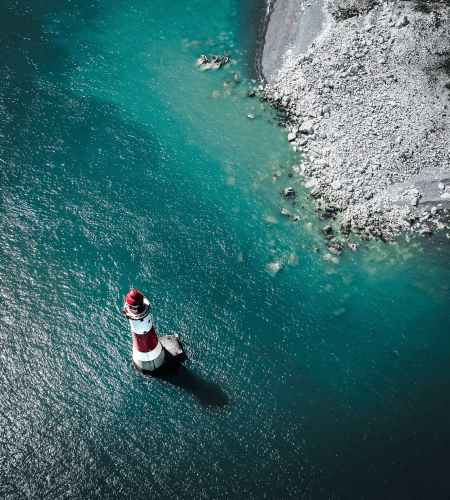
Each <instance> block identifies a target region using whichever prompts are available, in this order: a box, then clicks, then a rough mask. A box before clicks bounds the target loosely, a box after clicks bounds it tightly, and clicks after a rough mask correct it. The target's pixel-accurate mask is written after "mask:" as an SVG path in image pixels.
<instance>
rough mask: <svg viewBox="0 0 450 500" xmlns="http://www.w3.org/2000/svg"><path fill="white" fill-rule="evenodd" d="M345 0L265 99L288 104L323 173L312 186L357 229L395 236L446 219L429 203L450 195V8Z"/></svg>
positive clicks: (329, 9) (309, 163)
mask: <svg viewBox="0 0 450 500" xmlns="http://www.w3.org/2000/svg"><path fill="white" fill-rule="evenodd" d="M342 5H345V2H342V1H341V2H340V4H339V6H338V7H336V5H334V6H333V4H332V3H331V2H326V3H325V5H324V16H325V22H324V28H323V30H322V32H321V34H320V35H319V36H318V37H317V38H316V40H315V41H314V43H312V45H311V46H310V48H309V50H308V51H307V52H305V53H298V52H296V51H295V47H294V48H291V49H288V50H287V51H286V52H285V53H284V62H283V65H282V67H281V69H279V70H278V71H277V72H276V74H271V75H270V77H269V78H267V80H268V81H270V82H272V84H268V85H267V86H266V88H265V91H266V94H265V96H264V99H265V100H268V101H269V103H270V104H271V106H272V107H277V108H278V109H280V110H282V111H284V113H285V117H284V120H283V121H282V122H281V124H282V125H284V126H286V128H287V129H288V132H289V134H288V140H289V142H290V143H291V145H292V146H293V147H294V149H295V150H297V151H299V152H301V153H302V154H303V155H304V156H305V157H306V160H305V161H304V162H303V164H302V165H301V169H302V172H303V173H304V174H305V175H306V176H309V177H311V178H312V179H314V180H315V181H316V182H315V188H314V189H313V191H311V195H312V196H313V197H314V198H316V199H317V200H318V201H319V203H320V204H321V205H322V206H325V205H326V204H328V206H334V207H338V208H339V210H344V211H345V217H346V218H347V219H348V220H349V221H351V224H352V227H353V228H354V229H355V230H356V231H361V232H364V230H365V228H367V227H371V226H374V227H375V230H374V231H375V233H377V232H380V237H381V238H385V237H389V236H390V235H392V234H394V233H395V232H397V231H399V230H402V229H411V228H413V229H420V228H421V227H422V226H423V225H426V226H428V225H430V223H431V222H432V221H434V223H435V224H436V223H437V224H439V211H436V213H431V212H430V216H427V218H426V219H424V217H423V216H420V212H421V208H420V205H421V204H422V203H425V202H426V201H430V200H431V201H434V200H437V201H438V202H439V203H440V204H441V205H439V203H438V208H439V206H440V207H444V206H445V205H443V204H445V203H449V202H450V182H449V180H450V145H449V142H448V137H449V136H450V100H449V97H450V93H449V88H450V83H449V82H450V78H449V75H448V74H447V73H446V72H445V71H443V70H442V67H443V65H444V64H445V63H447V64H448V61H449V60H450V32H449V29H448V26H449V24H450V21H449V19H450V16H449V12H450V9H449V8H448V7H446V6H442V7H440V10H439V13H438V14H436V13H431V14H427V13H423V12H420V11H418V10H416V9H415V8H414V5H413V4H412V3H410V2H397V3H384V4H381V5H380V4H375V3H367V5H366V8H365V10H364V11H363V12H357V13H356V14H358V15H355V13H353V14H352V12H353V11H351V10H350V11H349V12H347V13H345V12H344V14H345V15H344V14H343V10H342ZM355 8H356V7H355ZM344 10H345V9H344ZM428 171H430V172H432V174H430V175H429V176H428V177H427V176H424V173H425V172H428ZM431 186H433V190H434V191H433V193H432V194H430V192H429V191H430V189H431ZM446 200H449V201H448V202H446ZM449 208H450V207H449ZM327 210H328V209H327ZM358 228H361V229H358ZM369 233H370V234H372V233H373V232H372V231H369Z"/></svg>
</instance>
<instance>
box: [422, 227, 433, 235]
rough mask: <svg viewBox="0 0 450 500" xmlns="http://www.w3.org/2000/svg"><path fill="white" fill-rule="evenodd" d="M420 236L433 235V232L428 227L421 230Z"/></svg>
mask: <svg viewBox="0 0 450 500" xmlns="http://www.w3.org/2000/svg"><path fill="white" fill-rule="evenodd" d="M420 234H421V235H422V236H431V235H432V234H433V231H432V230H431V229H430V228H429V227H426V228H425V229H422V231H420Z"/></svg>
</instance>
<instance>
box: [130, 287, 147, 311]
mask: <svg viewBox="0 0 450 500" xmlns="http://www.w3.org/2000/svg"><path fill="white" fill-rule="evenodd" d="M126 301H127V304H128V305H129V306H132V307H136V306H139V305H141V304H142V302H143V301H144V295H143V294H142V293H141V292H140V291H139V290H135V289H133V290H130V291H129V292H128V295H127V298H126Z"/></svg>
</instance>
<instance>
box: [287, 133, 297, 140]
mask: <svg viewBox="0 0 450 500" xmlns="http://www.w3.org/2000/svg"><path fill="white" fill-rule="evenodd" d="M295 139H297V134H294V132H292V133H290V134H288V141H289V142H292V141H295Z"/></svg>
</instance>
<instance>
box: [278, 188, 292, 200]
mask: <svg viewBox="0 0 450 500" xmlns="http://www.w3.org/2000/svg"><path fill="white" fill-rule="evenodd" d="M281 194H282V195H283V197H284V198H293V197H294V196H295V191H294V189H293V188H291V187H288V188H286V189H283V191H281Z"/></svg>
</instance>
